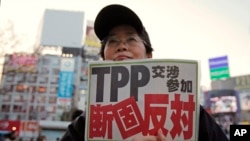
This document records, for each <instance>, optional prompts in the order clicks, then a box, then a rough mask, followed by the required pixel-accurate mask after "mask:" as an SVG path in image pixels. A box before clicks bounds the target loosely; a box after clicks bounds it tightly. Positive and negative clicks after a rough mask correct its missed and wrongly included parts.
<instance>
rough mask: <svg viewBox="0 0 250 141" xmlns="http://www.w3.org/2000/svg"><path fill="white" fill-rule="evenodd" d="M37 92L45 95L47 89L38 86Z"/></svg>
mask: <svg viewBox="0 0 250 141" xmlns="http://www.w3.org/2000/svg"><path fill="white" fill-rule="evenodd" d="M37 91H38V92H39V93H46V91H47V87H43V86H39V87H38V90H37Z"/></svg>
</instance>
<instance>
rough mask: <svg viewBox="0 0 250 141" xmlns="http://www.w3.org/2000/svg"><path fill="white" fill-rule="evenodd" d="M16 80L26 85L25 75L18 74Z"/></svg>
mask: <svg viewBox="0 0 250 141" xmlns="http://www.w3.org/2000/svg"><path fill="white" fill-rule="evenodd" d="M16 79H17V83H24V82H25V75H24V74H23V73H20V74H17V76H16Z"/></svg>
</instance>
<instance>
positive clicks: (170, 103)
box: [85, 59, 199, 141]
mask: <svg viewBox="0 0 250 141" xmlns="http://www.w3.org/2000/svg"><path fill="white" fill-rule="evenodd" d="M88 80H89V91H88V104H87V114H86V133H85V137H86V140H89V141H90V140H92V141H93V140H116V141H123V140H131V139H132V138H133V137H134V136H137V135H144V136H145V135H156V134H157V131H158V130H159V129H161V130H162V132H163V133H164V135H165V136H166V137H167V139H168V140H189V141H192V140H193V141H194V140H197V136H198V130H197V127H198V123H199V122H198V116H197V115H198V114H199V113H198V111H199V109H198V107H199V102H198V93H199V63H198V62H197V61H193V60H166V59H150V60H149V59H146V60H130V61H121V62H110V61H95V62H90V63H89V79H88Z"/></svg>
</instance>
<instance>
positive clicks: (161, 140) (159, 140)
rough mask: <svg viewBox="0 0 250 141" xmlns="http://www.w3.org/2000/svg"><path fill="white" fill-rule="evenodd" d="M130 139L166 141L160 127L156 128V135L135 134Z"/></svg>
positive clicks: (136, 140) (133, 140)
mask: <svg viewBox="0 0 250 141" xmlns="http://www.w3.org/2000/svg"><path fill="white" fill-rule="evenodd" d="M132 141H167V138H166V137H165V136H164V135H163V133H162V131H161V129H159V130H158V133H157V136H137V137H135V138H133V139H132Z"/></svg>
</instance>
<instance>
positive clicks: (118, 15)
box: [94, 4, 145, 41]
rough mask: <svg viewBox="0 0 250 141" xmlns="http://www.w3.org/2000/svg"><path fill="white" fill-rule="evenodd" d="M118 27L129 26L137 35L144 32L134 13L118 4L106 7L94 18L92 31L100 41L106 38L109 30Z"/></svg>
mask: <svg viewBox="0 0 250 141" xmlns="http://www.w3.org/2000/svg"><path fill="white" fill-rule="evenodd" d="M118 25H130V26H132V27H134V28H135V29H136V31H137V32H138V33H139V34H141V33H142V32H143V30H145V29H144V26H143V24H142V22H141V20H140V18H139V17H138V16H137V15H136V13H135V12H133V11H132V10H131V9H129V8H128V7H125V6H123V5H119V4H112V5H108V6H106V7H104V8H103V9H101V11H100V12H99V13H98V15H97V16H96V19H95V23H94V30H95V33H96V35H97V37H98V38H99V39H100V40H101V41H102V40H103V39H104V38H105V37H107V36H108V34H109V32H110V30H111V29H112V28H113V27H115V26H118Z"/></svg>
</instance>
